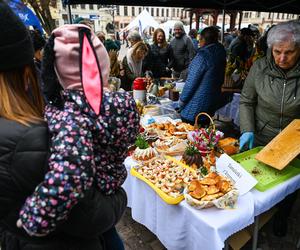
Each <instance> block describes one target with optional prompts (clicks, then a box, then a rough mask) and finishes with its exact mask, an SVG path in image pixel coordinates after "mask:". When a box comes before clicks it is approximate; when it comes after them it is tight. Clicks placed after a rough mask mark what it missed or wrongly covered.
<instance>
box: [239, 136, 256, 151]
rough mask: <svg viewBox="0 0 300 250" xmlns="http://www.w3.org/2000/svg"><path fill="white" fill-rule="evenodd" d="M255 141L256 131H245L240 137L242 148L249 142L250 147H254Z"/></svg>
mask: <svg viewBox="0 0 300 250" xmlns="http://www.w3.org/2000/svg"><path fill="white" fill-rule="evenodd" d="M253 142H254V133H253V132H244V133H243V134H242V136H241V137H240V150H241V149H243V147H244V146H245V145H247V144H248V148H249V149H252V148H253Z"/></svg>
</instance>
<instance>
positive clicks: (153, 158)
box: [132, 121, 238, 209]
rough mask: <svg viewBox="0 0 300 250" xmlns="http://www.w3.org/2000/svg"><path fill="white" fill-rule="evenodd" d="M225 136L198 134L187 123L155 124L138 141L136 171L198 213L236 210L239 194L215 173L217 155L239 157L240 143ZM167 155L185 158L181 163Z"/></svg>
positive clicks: (209, 131) (207, 130) (211, 132)
mask: <svg viewBox="0 0 300 250" xmlns="http://www.w3.org/2000/svg"><path fill="white" fill-rule="evenodd" d="M222 136H223V134H222V132H220V131H217V130H215V129H212V128H205V129H204V128H201V129H199V130H196V131H194V127H193V126H191V125H190V124H187V123H184V122H175V121H172V122H164V123H153V124H151V125H149V126H148V127H146V128H145V131H144V132H143V135H139V136H138V137H137V139H136V142H135V147H136V148H135V150H134V152H133V154H132V157H133V159H134V160H136V161H138V165H137V166H136V167H134V170H135V171H136V172H137V173H139V174H140V175H141V176H143V177H144V178H146V179H147V180H148V181H149V182H151V183H152V184H153V185H154V186H155V187H156V188H158V189H159V190H161V191H162V192H164V193H165V194H166V195H167V196H168V197H171V198H179V199H180V196H181V197H182V195H183V194H184V197H185V199H186V201H187V203H188V204H190V205H192V206H194V207H195V208H197V209H201V208H205V207H211V206H213V205H215V206H216V207H218V208H227V207H233V206H234V204H236V201H237V197H238V191H237V190H236V189H235V188H234V186H233V184H232V183H231V181H230V180H229V179H227V178H225V177H223V176H221V175H219V174H218V173H217V172H215V171H216V153H217V156H219V155H218V153H224V152H225V153H227V154H229V155H231V154H234V153H237V152H238V145H237V140H235V139H233V138H225V139H222ZM187 139H188V140H187ZM164 155H176V156H182V157H181V160H180V161H181V162H178V161H177V160H175V159H174V158H172V157H168V158H164ZM172 159H173V160H172ZM203 176H204V178H203ZM139 178H141V177H139ZM201 178H202V179H201ZM142 179H143V178H142ZM149 182H148V183H149ZM151 186H152V185H151ZM152 187H153V186H152ZM156 191H157V189H156ZM159 194H161V192H159Z"/></svg>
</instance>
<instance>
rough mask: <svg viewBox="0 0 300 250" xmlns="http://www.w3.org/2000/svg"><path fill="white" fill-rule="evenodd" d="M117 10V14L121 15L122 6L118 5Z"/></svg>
mask: <svg viewBox="0 0 300 250" xmlns="http://www.w3.org/2000/svg"><path fill="white" fill-rule="evenodd" d="M116 12H117V13H116V15H117V16H120V6H119V5H117V11H116Z"/></svg>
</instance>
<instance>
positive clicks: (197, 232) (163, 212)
mask: <svg viewBox="0 0 300 250" xmlns="http://www.w3.org/2000/svg"><path fill="white" fill-rule="evenodd" d="M134 164H135V163H134V161H133V160H132V159H131V158H130V157H128V158H127V159H126V160H125V166H126V168H127V170H128V172H129V170H130V168H131V166H133V165H134ZM123 187H124V189H125V190H126V193H127V196H128V206H129V207H131V209H132V218H133V219H134V220H136V221H137V222H139V223H141V224H143V225H145V226H146V227H147V228H148V229H149V230H150V231H152V232H153V233H154V234H155V235H156V236H157V237H158V238H159V240H160V241H161V242H162V244H164V246H165V247H166V248H167V249H170V250H173V249H174V250H175V249H176V250H180V249H189V250H193V249H201V246H203V249H206V250H214V249H222V248H223V247H224V242H225V240H226V239H227V238H228V237H229V236H230V235H232V234H234V233H235V232H237V231H239V230H241V229H243V228H244V227H246V226H248V225H250V224H252V223H253V222H254V206H253V204H254V202H253V200H252V195H251V194H250V193H248V194H246V195H244V196H242V197H239V200H238V204H237V208H236V209H232V210H220V209H217V208H209V209H204V210H196V209H194V208H192V207H190V206H189V205H188V204H187V203H186V202H185V201H182V202H181V203H180V204H179V205H168V204H166V203H165V202H164V201H163V200H162V199H161V198H160V197H159V196H158V195H157V194H156V193H155V192H154V191H153V190H152V189H151V188H150V187H149V186H148V185H147V184H146V183H144V182H142V181H141V180H139V179H137V178H136V177H133V176H131V175H130V174H128V177H127V179H126V181H125V183H124V185H123Z"/></svg>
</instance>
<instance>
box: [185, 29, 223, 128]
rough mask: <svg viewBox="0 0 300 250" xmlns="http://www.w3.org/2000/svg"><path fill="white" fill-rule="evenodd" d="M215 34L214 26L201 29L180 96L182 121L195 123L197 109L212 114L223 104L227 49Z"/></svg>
mask: <svg viewBox="0 0 300 250" xmlns="http://www.w3.org/2000/svg"><path fill="white" fill-rule="evenodd" d="M218 35H219V31H218V29H217V28H215V27H207V28H205V29H203V30H202V32H201V38H200V42H201V43H202V44H204V45H203V46H202V47H201V48H200V49H199V50H198V51H197V54H196V56H195V58H194V59H193V61H192V62H191V65H190V66H189V73H188V77H187V80H186V84H185V86H184V88H183V91H182V94H181V96H180V100H179V106H180V110H181V112H180V114H181V119H182V120H183V121H185V122H188V123H191V124H194V121H195V117H196V116H197V114H198V113H200V112H206V113H208V114H209V115H214V113H215V111H216V110H217V109H219V108H220V107H221V106H222V104H223V102H222V100H223V98H222V93H221V86H222V84H223V82H224V72H225V66H226V52H225V49H224V46H223V45H222V44H220V43H219V42H218ZM201 40H202V41H201Z"/></svg>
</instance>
